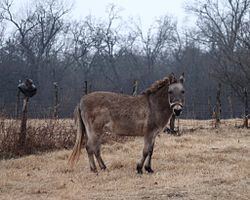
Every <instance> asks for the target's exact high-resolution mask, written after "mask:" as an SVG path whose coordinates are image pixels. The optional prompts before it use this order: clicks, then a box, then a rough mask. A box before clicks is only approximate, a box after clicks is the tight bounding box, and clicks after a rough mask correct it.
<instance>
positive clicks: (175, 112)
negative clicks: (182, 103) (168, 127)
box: [174, 109, 182, 116]
mask: <svg viewBox="0 0 250 200" xmlns="http://www.w3.org/2000/svg"><path fill="white" fill-rule="evenodd" d="M181 112H182V109H174V114H175V115H176V116H179V115H180V114H181Z"/></svg>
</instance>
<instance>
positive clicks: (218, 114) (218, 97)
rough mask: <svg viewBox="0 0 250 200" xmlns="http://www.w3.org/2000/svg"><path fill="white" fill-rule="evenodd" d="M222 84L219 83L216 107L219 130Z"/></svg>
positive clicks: (216, 120) (216, 121)
mask: <svg viewBox="0 0 250 200" xmlns="http://www.w3.org/2000/svg"><path fill="white" fill-rule="evenodd" d="M220 97H221V83H219V85H218V88H217V95H216V107H215V128H217V127H218V126H219V124H220V117H221V99H220Z"/></svg>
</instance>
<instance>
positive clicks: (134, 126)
mask: <svg viewBox="0 0 250 200" xmlns="http://www.w3.org/2000/svg"><path fill="white" fill-rule="evenodd" d="M144 129H145V123H144V122H138V121H137V122H136V123H135V122H130V123H128V122H119V123H116V124H114V126H113V128H112V132H113V133H114V134H116V135H120V136H143V135H144V132H145V130H144Z"/></svg>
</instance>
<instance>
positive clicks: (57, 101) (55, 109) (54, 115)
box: [53, 82, 59, 118]
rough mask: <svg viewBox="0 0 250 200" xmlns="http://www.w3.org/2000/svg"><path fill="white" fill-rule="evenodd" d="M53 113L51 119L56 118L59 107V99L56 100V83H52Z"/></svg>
mask: <svg viewBox="0 0 250 200" xmlns="http://www.w3.org/2000/svg"><path fill="white" fill-rule="evenodd" d="M53 85H54V112H53V117H54V118H58V107H59V98H58V83H57V82H54V83H53Z"/></svg>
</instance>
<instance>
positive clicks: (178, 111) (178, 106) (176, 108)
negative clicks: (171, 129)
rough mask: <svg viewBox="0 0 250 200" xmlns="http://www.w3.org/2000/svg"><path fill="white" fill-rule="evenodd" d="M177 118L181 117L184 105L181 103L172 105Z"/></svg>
mask: <svg viewBox="0 0 250 200" xmlns="http://www.w3.org/2000/svg"><path fill="white" fill-rule="evenodd" d="M171 107H172V109H173V112H174V114H175V116H179V115H180V114H181V112H182V108H183V105H182V104H180V103H174V104H172V105H171Z"/></svg>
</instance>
